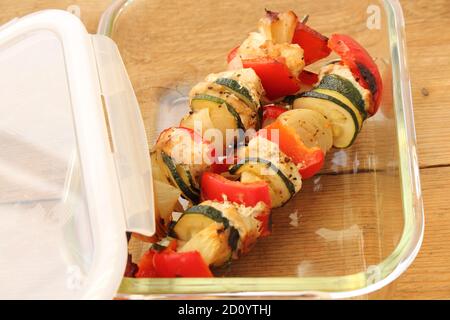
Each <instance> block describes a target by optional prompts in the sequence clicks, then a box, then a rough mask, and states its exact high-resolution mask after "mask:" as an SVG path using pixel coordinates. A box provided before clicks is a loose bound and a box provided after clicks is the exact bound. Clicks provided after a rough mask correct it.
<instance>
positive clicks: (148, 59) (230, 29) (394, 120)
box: [99, 0, 424, 299]
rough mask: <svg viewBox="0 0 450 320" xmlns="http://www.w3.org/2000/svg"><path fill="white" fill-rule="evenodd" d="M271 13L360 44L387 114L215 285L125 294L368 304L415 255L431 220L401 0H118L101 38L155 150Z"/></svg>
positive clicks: (155, 283)
mask: <svg viewBox="0 0 450 320" xmlns="http://www.w3.org/2000/svg"><path fill="white" fill-rule="evenodd" d="M265 8H268V9H271V10H275V11H283V10H288V9H292V10H294V11H295V12H296V13H297V14H298V15H299V16H302V15H304V14H309V15H310V19H309V22H308V23H309V25H310V26H312V27H313V28H315V29H317V30H319V31H320V32H321V33H323V34H326V35H330V34H332V33H344V34H349V35H351V36H352V37H354V38H356V39H357V40H358V41H359V42H361V43H362V44H363V45H364V46H365V47H366V48H367V49H368V51H369V52H370V53H371V54H372V55H373V56H374V57H375V58H376V62H377V64H378V65H379V67H380V71H381V73H382V76H383V81H384V86H385V90H384V94H383V99H382V105H381V108H380V111H379V112H378V114H377V115H376V116H375V117H373V118H371V119H370V120H368V121H367V122H366V123H365V126H364V128H363V130H362V132H361V134H360V135H359V136H358V138H357V141H356V143H355V144H354V145H353V146H352V147H351V148H350V149H346V150H335V151H333V152H330V153H329V154H328V155H327V162H326V166H325V169H324V170H323V171H322V172H321V174H320V175H318V176H317V177H316V178H313V179H311V180H307V181H305V182H304V187H303V189H302V191H301V192H300V194H299V195H297V196H296V197H295V198H294V199H293V200H292V201H290V202H289V204H288V205H286V206H285V207H283V208H281V209H277V210H275V212H274V214H273V219H274V220H273V226H274V228H273V234H272V235H271V236H270V237H268V238H266V239H262V240H260V241H259V242H258V244H257V245H256V246H255V248H254V249H253V250H252V251H251V252H250V254H248V255H247V256H245V257H243V258H241V259H240V260H238V261H235V262H233V263H232V264H231V266H229V267H227V268H226V269H222V270H220V274H219V276H218V277H216V278H213V279H182V278H177V279H130V278H125V279H124V280H123V282H122V285H121V287H120V289H119V294H118V295H119V297H122V298H167V297H173V296H176V297H182V296H195V297H212V296H225V297H241V296H245V297H258V296H265V297H275V296H291V297H298V298H333V299H334V298H337V299H339V298H351V297H361V296H365V295H367V294H369V293H372V292H375V291H378V290H380V289H382V288H384V287H386V286H387V285H388V284H390V283H391V282H392V281H393V280H395V279H396V278H397V277H398V276H399V275H401V274H402V273H403V272H404V271H405V270H406V269H407V267H408V266H409V265H410V264H411V263H412V261H413V260H414V258H415V256H416V255H417V253H418V251H419V248H420V245H421V242H422V238H423V228H424V214H423V206H422V198H421V189H420V178H419V170H418V162H417V155H416V139H415V129H414V121H413V108H412V103H411V94H410V82H409V74H408V67H407V63H406V56H405V55H406V53H405V38H404V37H405V32H404V20H403V14H402V10H401V7H400V5H399V3H398V1H395V0H385V1H376V0H370V1H368V0H353V1H349V0H345V1H344V0H338V1H336V0H333V1H325V0H324V1H301V2H299V1H293V0H291V1H271V2H265V1H256V0H255V1H237V0H236V1H234V0H233V1H232V0H230V1H222V2H220V1H219V2H217V1H214V2H213V1H208V0H195V1H194V0H192V1H191V0H190V1H158V0H142V1H116V2H115V3H114V4H113V5H112V6H111V7H110V8H109V9H108V11H107V12H105V14H104V15H103V17H102V21H101V23H100V26H99V33H102V34H106V35H108V36H110V37H111V38H112V39H113V40H114V41H115V42H116V43H117V45H118V47H119V50H120V52H121V55H122V57H123V60H124V62H125V66H126V69H127V71H128V74H129V76H130V79H131V81H132V84H133V87H134V89H135V92H136V95H137V98H138V101H139V104H140V107H141V112H142V114H143V117H144V123H145V127H146V130H147V137H148V142H149V144H150V145H151V144H153V142H154V140H155V138H156V136H157V135H158V133H159V132H160V131H161V130H162V129H164V128H166V127H169V126H172V125H177V124H178V122H179V120H180V119H181V117H182V116H183V115H184V114H185V112H186V110H187V99H186V96H187V93H188V91H189V88H190V87H192V86H193V85H194V84H195V83H197V82H198V81H200V80H202V79H203V78H204V77H205V76H206V75H207V74H209V73H212V72H220V71H223V70H225V69H226V59H225V57H226V54H227V52H228V51H229V50H230V49H231V48H233V47H235V46H236V45H237V44H238V43H240V42H241V41H242V40H243V39H244V38H245V37H246V35H247V33H248V32H250V31H253V30H255V29H256V25H257V21H258V19H259V18H260V17H261V16H262V14H263V13H264V9H265ZM334 58H335V57H333V56H331V57H330V58H329V59H330V60H331V59H334ZM321 63H323V62H321ZM313 68H314V66H313Z"/></svg>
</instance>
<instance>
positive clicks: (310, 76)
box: [298, 70, 319, 86]
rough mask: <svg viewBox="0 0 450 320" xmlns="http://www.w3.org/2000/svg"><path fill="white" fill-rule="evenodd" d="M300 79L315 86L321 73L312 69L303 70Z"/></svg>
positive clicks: (308, 84) (303, 82)
mask: <svg viewBox="0 0 450 320" xmlns="http://www.w3.org/2000/svg"><path fill="white" fill-rule="evenodd" d="M298 79H299V80H300V82H301V83H302V84H305V85H307V86H313V85H315V84H316V83H317V82H319V75H318V74H317V73H314V72H311V71H307V70H303V71H302V72H301V73H300V75H299V77H298Z"/></svg>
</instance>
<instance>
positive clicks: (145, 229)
mask: <svg viewBox="0 0 450 320" xmlns="http://www.w3.org/2000/svg"><path fill="white" fill-rule="evenodd" d="M0 70H1V72H0V113H1V117H0V150H1V151H0V263H1V268H0V283H1V285H0V298H7V299H9V298H21V299H28V298H39V299H41V298H42V299H46V298H50V299H52V298H57V299H76V298H112V297H113V296H114V294H115V292H116V290H117V287H118V285H119V284H120V281H121V278H122V275H123V271H124V268H125V263H126V257H127V248H126V236H125V231H126V230H131V231H139V232H141V233H144V234H147V235H151V234H152V233H153V232H154V222H153V208H152V194H153V193H152V184H151V179H150V178H149V177H150V176H151V172H150V162H149V160H148V147H147V145H146V140H145V134H144V132H143V125H142V120H141V117H140V113H139V110H138V109H137V102H136V98H135V96H134V93H133V91H132V88H131V85H130V83H129V80H128V77H127V75H126V72H125V71H124V68H123V64H122V62H121V59H120V56H119V55H118V51H117V48H116V47H115V45H114V43H113V42H112V40H110V39H108V38H104V37H102V36H91V35H89V34H87V32H86V30H85V28H84V26H83V25H82V23H81V22H80V21H79V20H78V19H77V18H76V17H75V16H73V15H71V14H69V13H67V12H64V11H55V10H51V11H43V12H40V13H36V14H33V15H30V16H27V17H24V18H21V19H15V20H13V21H12V22H10V23H9V24H7V25H6V26H3V27H1V28H0Z"/></svg>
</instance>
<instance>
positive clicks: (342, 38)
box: [328, 34, 383, 115]
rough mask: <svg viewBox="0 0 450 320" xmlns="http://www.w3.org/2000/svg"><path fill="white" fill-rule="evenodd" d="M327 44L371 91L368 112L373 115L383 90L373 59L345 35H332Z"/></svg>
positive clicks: (362, 84)
mask: <svg viewBox="0 0 450 320" xmlns="http://www.w3.org/2000/svg"><path fill="white" fill-rule="evenodd" d="M328 45H329V47H330V48H331V49H332V50H333V51H334V52H336V53H337V54H338V55H339V56H340V57H341V59H342V62H343V63H344V64H345V65H347V66H348V67H349V68H350V70H351V71H352V73H353V75H354V76H355V78H356V80H357V81H358V82H359V83H360V84H361V86H363V87H364V88H366V89H369V90H370V92H371V93H372V100H373V104H372V106H371V107H370V108H369V110H368V112H369V114H370V115H374V114H375V113H376V112H377V111H378V108H379V106H380V102H381V95H382V92H383V81H382V79H381V75H380V71H379V70H378V66H377V65H376V63H375V61H374V60H373V59H372V57H371V56H370V54H369V53H368V52H367V50H366V49H364V48H363V46H361V45H360V44H359V43H358V42H357V41H356V40H354V39H353V38H351V37H349V36H347V35H341V34H334V35H332V36H331V38H330V40H329V42H328Z"/></svg>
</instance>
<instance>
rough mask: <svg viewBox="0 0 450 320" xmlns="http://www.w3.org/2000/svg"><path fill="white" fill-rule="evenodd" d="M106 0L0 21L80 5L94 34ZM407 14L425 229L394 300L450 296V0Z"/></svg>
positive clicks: (9, 3) (414, 4) (13, 12)
mask: <svg viewBox="0 0 450 320" xmlns="http://www.w3.org/2000/svg"><path fill="white" fill-rule="evenodd" d="M109 3H110V1H109V0H78V1H76V0H23V1H16V0H2V1H1V4H0V24H3V23H5V22H7V21H8V20H10V19H12V18H13V17H16V16H22V15H24V14H27V13H30V12H34V11H37V10H41V9H45V8H59V9H66V8H67V7H69V5H78V6H80V7H81V8H82V12H81V18H82V20H83V22H84V23H85V24H86V26H87V28H88V30H89V31H90V32H95V30H96V26H97V23H98V19H99V17H100V15H101V13H102V12H103V11H104V10H105V8H106V7H107V6H108V4H109ZM401 3H402V5H403V9H404V13H405V17H406V26H407V27H406V29H407V30H406V32H407V40H408V55H409V66H410V71H411V77H412V92H413V98H414V110H415V120H416V129H417V138H418V143H419V160H420V167H421V179H422V189H423V196H424V204H425V212H426V231H425V240H424V243H423V247H422V250H421V252H420V254H419V256H418V257H417V259H416V261H415V262H414V264H413V265H412V266H411V267H410V269H409V270H408V271H407V272H406V273H405V274H404V275H403V276H401V278H400V279H399V280H397V281H396V284H395V287H394V293H393V296H394V298H398V299H450V248H449V246H448V242H449V240H450V215H449V214H448V213H447V210H449V211H450V201H449V200H448V198H447V197H449V195H450V124H449V123H447V121H445V120H444V119H447V118H449V119H450V95H449V91H450V77H449V76H448V74H450V33H449V32H447V31H446V26H447V25H448V23H449V22H450V0H435V1H433V6H430V5H429V1H425V0H415V1H410V0H403V1H401Z"/></svg>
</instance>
